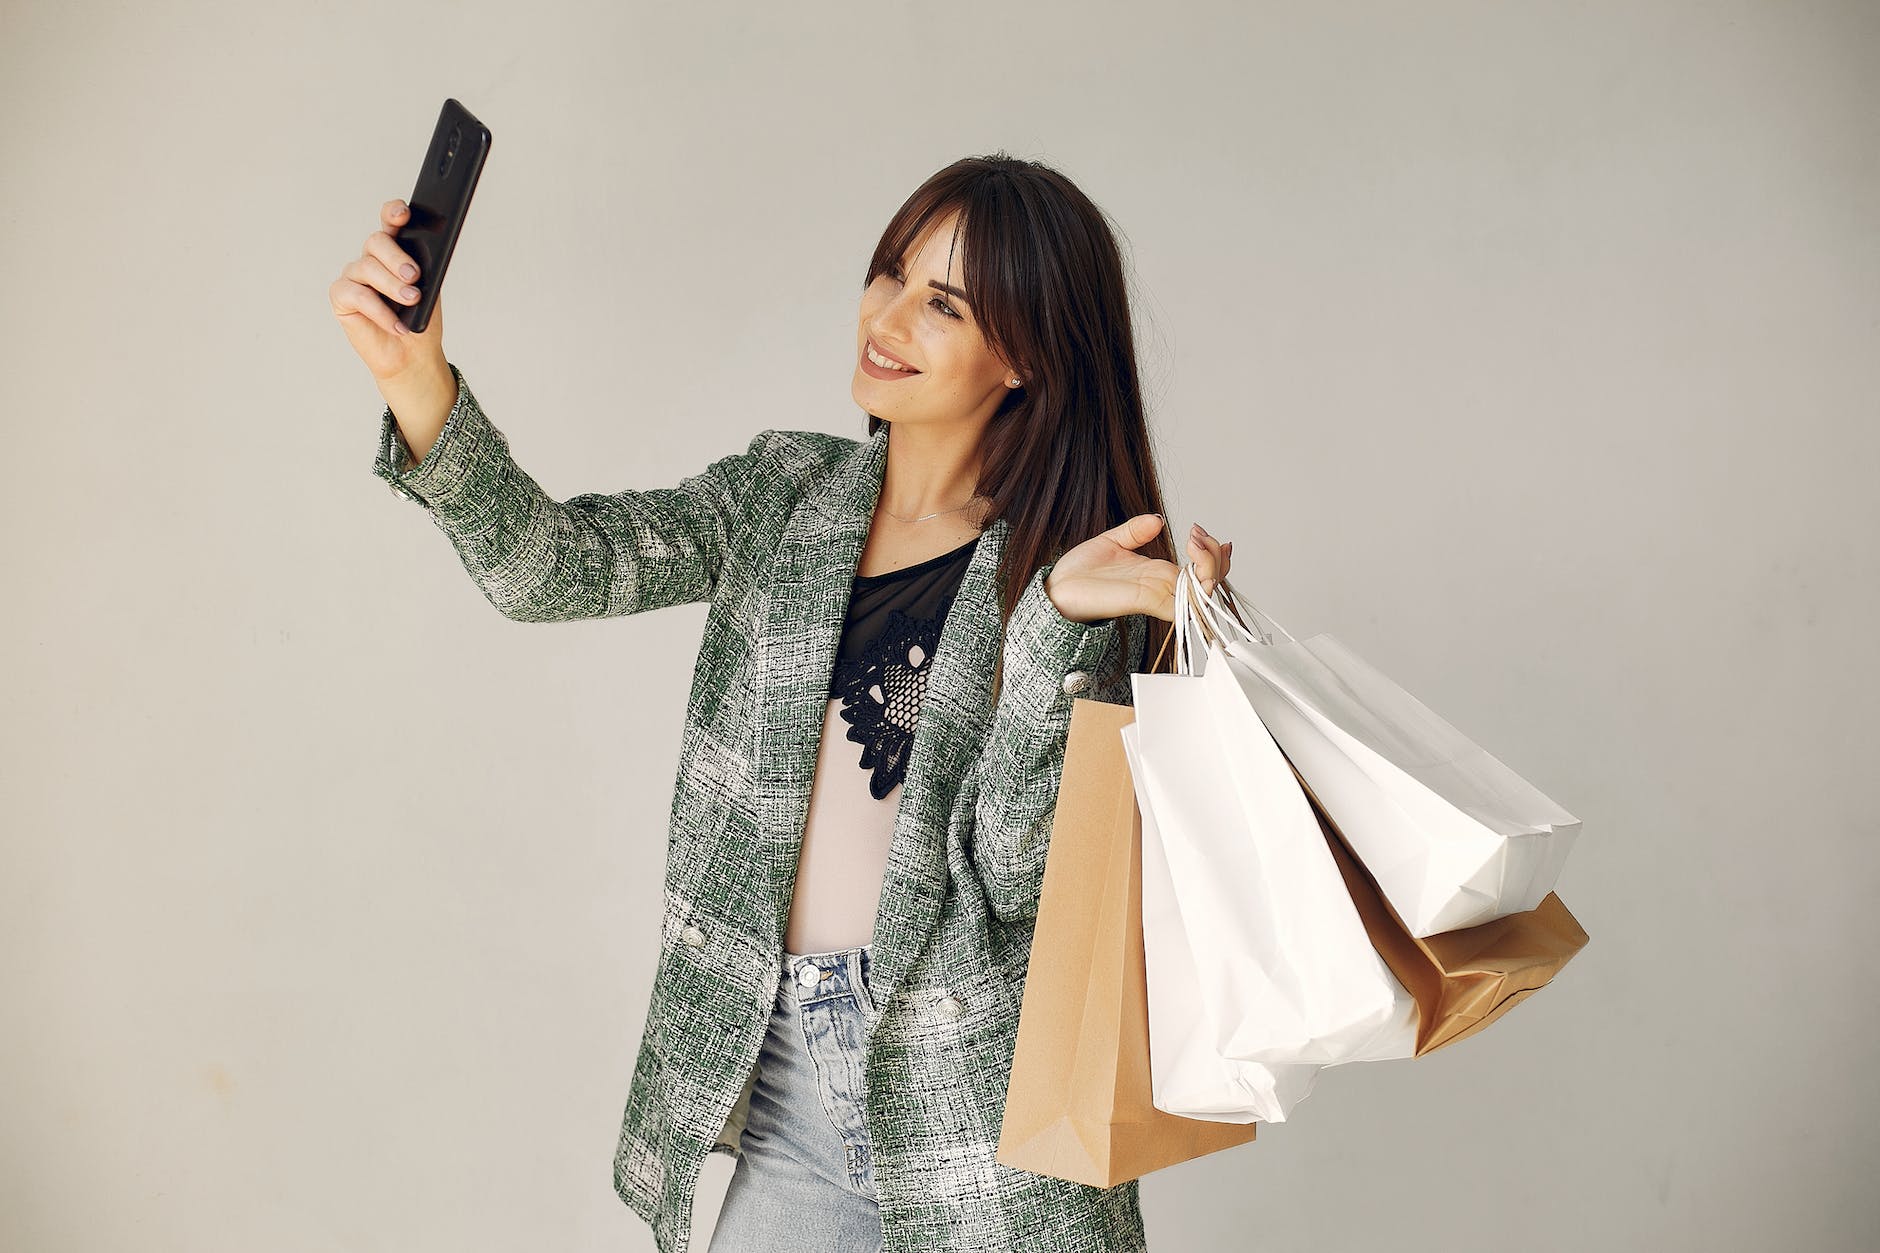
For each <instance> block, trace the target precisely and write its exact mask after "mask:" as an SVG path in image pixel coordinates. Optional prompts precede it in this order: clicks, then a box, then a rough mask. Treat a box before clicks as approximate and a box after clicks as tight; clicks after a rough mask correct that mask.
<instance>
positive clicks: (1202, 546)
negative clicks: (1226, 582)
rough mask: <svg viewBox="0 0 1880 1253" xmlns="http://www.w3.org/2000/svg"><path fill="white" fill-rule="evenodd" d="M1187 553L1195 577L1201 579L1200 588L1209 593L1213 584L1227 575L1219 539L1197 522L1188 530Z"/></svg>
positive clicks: (1212, 589) (1223, 553)
mask: <svg viewBox="0 0 1880 1253" xmlns="http://www.w3.org/2000/svg"><path fill="white" fill-rule="evenodd" d="M1188 554H1189V557H1190V558H1191V559H1192V560H1193V562H1194V567H1195V577H1196V578H1197V579H1200V580H1201V590H1202V591H1204V592H1208V593H1210V594H1211V593H1212V592H1213V591H1214V588H1215V585H1216V584H1217V583H1218V582H1219V581H1220V580H1221V579H1223V578H1225V577H1226V576H1227V556H1226V551H1225V549H1224V548H1223V547H1222V544H1221V541H1219V540H1217V539H1215V538H1214V537H1213V536H1212V535H1209V534H1208V533H1207V531H1205V530H1203V529H1202V526H1201V524H1200V523H1199V522H1197V523H1195V524H1194V526H1192V527H1190V528H1189V531H1188Z"/></svg>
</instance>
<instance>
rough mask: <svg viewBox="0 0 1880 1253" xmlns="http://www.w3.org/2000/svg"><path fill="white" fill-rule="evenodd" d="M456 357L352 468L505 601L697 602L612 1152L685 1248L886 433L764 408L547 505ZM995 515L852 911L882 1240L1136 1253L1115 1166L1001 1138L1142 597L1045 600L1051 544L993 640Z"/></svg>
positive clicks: (766, 937)
mask: <svg viewBox="0 0 1880 1253" xmlns="http://www.w3.org/2000/svg"><path fill="white" fill-rule="evenodd" d="M450 369H451V373H452V374H453V375H454V376H455V378H456V381H457V389H458V390H457V398H456V403H455V404H454V405H453V406H452V408H451V411H450V416H449V418H448V420H447V421H446V422H445V424H444V430H443V433H442V435H441V436H440V437H439V438H438V441H437V443H436V445H435V446H434V447H433V448H431V449H430V450H429V452H428V453H427V454H426V456H425V458H424V460H423V461H422V462H420V463H418V464H416V465H413V464H412V458H411V452H410V449H409V448H408V447H406V445H405V443H404V441H403V439H402V438H401V437H400V435H399V433H398V429H397V425H396V423H395V422H394V420H393V418H392V413H391V410H390V409H389V408H387V409H386V410H385V412H384V414H383V416H382V429H381V431H380V436H379V446H378V452H377V456H376V459H375V461H374V465H373V472H374V473H375V474H377V475H378V476H379V477H381V478H383V479H385V480H386V481H387V482H388V483H389V484H390V485H391V488H392V490H393V491H394V492H396V493H397V494H398V495H399V496H400V497H401V498H403V499H406V500H412V501H416V502H418V503H419V504H420V505H421V506H423V508H424V509H425V510H426V511H427V512H428V514H429V515H430V518H431V520H432V521H433V522H434V523H436V525H437V526H438V528H439V529H440V530H442V531H443V532H444V534H445V535H446V536H447V537H448V538H449V540H450V542H451V544H452V545H453V546H454V547H455V548H456V550H457V555H458V557H459V558H460V559H461V561H462V563H463V567H464V569H465V570H466V571H468V572H469V574H470V577H471V579H472V580H473V581H474V582H475V584H476V586H477V588H478V589H479V590H481V591H482V593H483V595H484V597H485V598H486V599H488V600H489V602H490V603H491V604H492V605H494V606H495V607H496V609H497V610H498V612H500V613H502V614H503V616H505V617H507V618H511V619H514V620H515V621H517V622H566V621H570V620H574V619H581V618H602V617H611V616H615V615H619V614H630V613H639V612H641V611H644V610H649V609H658V608H661V607H663V606H666V605H676V604H686V603H692V602H698V601H704V602H708V603H709V605H710V610H709V612H708V614H707V616H706V620H705V628H704V636H703V639H702V641H701V643H700V645H699V653H698V660H697V663H696V665H695V667H694V671H693V679H692V685H691V692H690V695H689V697H688V699H687V704H686V713H685V724H684V732H683V742H682V745H681V752H680V758H679V769H678V777H677V780H676V781H675V783H674V787H673V794H672V810H671V821H670V829H669V834H668V839H667V843H666V873H665V897H664V911H663V916H662V917H661V918H660V919H659V961H658V965H657V969H656V977H655V981H654V985H653V991H652V997H651V1003H650V1004H649V1005H648V1007H647V1012H646V1023H645V1029H644V1034H643V1038H642V1041H641V1044H640V1050H639V1055H638V1059H637V1061H636V1063H635V1066H634V1071H633V1078H632V1083H631V1088H630V1091H629V1093H628V1099H627V1105H626V1113H625V1116H624V1118H623V1121H622V1125H621V1129H620V1140H619V1147H618V1149H617V1151H616V1153H615V1155H614V1163H613V1182H614V1189H615V1191H616V1192H617V1193H618V1194H619V1196H620V1197H621V1199H622V1200H623V1201H625V1202H626V1204H628V1205H629V1206H631V1207H632V1208H633V1210H634V1211H635V1212H636V1213H638V1214H639V1215H640V1216H641V1217H642V1218H644V1219H645V1220H646V1221H647V1223H649V1224H650V1225H651V1227H652V1230H653V1235H654V1240H655V1243H656V1244H657V1245H658V1247H659V1249H660V1250H661V1251H662V1253H683V1251H684V1250H686V1249H687V1247H688V1245H689V1244H690V1241H691V1230H690V1228H691V1215H692V1203H693V1197H694V1193H695V1191H696V1188H697V1184H698V1179H699V1173H700V1169H701V1166H702V1164H703V1162H704V1160H705V1157H706V1155H707V1154H708V1153H711V1152H714V1151H718V1152H726V1153H731V1154H734V1155H735V1154H737V1153H738V1152H739V1151H740V1148H739V1137H740V1135H741V1132H742V1129H743V1126H744V1116H745V1113H746V1111H747V1110H748V1108H749V1101H750V1093H751V1087H752V1084H753V1083H754V1082H755V1079H756V1067H757V1058H758V1049H759V1046H760V1045H761V1044H762V1042H763V1039H764V1035H765V1032H766V1030H767V1028H768V1026H769V1022H770V1014H771V1007H772V1005H773V1003H774V1001H775V998H776V994H777V990H778V989H777V984H778V980H779V979H780V978H781V976H782V970H781V960H782V952H783V946H782V938H783V934H784V924H785V922H786V921H787V919H788V917H789V909H790V901H791V895H792V892H793V891H794V889H795V885H796V865H797V854H798V852H799V850H800V849H801V847H802V840H803V827H804V819H805V816H806V813H807V807H808V802H809V792H810V784H811V781H812V778H813V775H814V771H815V764H816V757H817V747H818V740H819V738H820V736H821V733H822V724H823V716H824V713H825V712H826V709H827V704H826V702H827V700H828V696H829V680H830V675H831V670H832V667H833V665H834V660H835V654H836V646H837V642H838V640H839V637H840V634H841V629H842V624H843V620H844V617H845V616H846V613H847V609H848V599H849V590H850V587H851V580H852V578H853V576H854V573H855V571H856V569H857V566H858V563H859V561H860V559H861V553H862V548H863V545H864V543H865V542H866V540H867V537H868V529H869V524H870V521H871V520H872V518H873V516H874V510H875V504H876V500H877V497H878V496H879V494H880V491H881V481H882V474H883V469H884V466H885V464H886V456H887V446H888V438H889V433H890V431H891V429H892V428H891V426H890V425H889V424H885V423H884V424H883V425H882V427H881V429H880V430H879V431H877V432H876V434H875V435H874V436H873V437H871V438H868V439H865V440H856V439H848V438H844V437H841V436H837V435H830V434H826V433H823V432H816V431H786V430H764V431H760V432H758V434H757V435H756V437H755V438H754V439H752V440H751V441H750V445H749V447H747V448H746V449H745V451H743V452H741V453H737V454H735V455H731V456H726V457H724V458H722V459H721V460H718V461H715V462H713V463H712V464H711V465H710V466H708V467H706V469H705V470H704V471H702V472H701V473H699V474H697V475H695V476H693V477H690V478H687V479H685V480H683V481H682V482H681V483H680V484H679V485H678V486H677V487H666V488H654V489H650V490H644V491H620V492H615V493H612V494H610V495H600V494H585V495H579V496H574V497H571V498H569V499H568V500H565V501H556V500H554V499H552V498H551V497H549V496H548V495H547V494H545V493H544V492H543V491H542V489H541V488H540V487H539V486H537V485H536V483H535V481H534V480H533V479H531V478H530V477H529V475H527V474H526V473H524V472H523V470H522V469H521V468H520V467H519V466H518V465H517V464H516V462H515V461H514V460H513V459H512V458H511V456H510V453H509V446H508V441H507V439H505V437H504V436H503V435H502V433H501V432H499V431H498V430H497V428H496V427H495V426H494V425H493V424H492V423H491V421H490V419H489V418H488V417H487V416H486V415H485V414H484V412H483V410H482V409H481V408H480V407H479V406H478V404H477V401H476V398H475V396H473V395H472V394H471V391H470V388H469V386H468V385H467V384H466V383H465V382H464V377H463V374H462V372H461V371H459V370H458V369H457V367H456V365H455V364H452V365H451V367H450ZM1007 530H1008V526H1007V523H1006V522H1005V521H1004V520H1003V519H1000V520H997V521H995V522H993V523H992V524H991V525H989V526H988V527H987V528H986V529H985V530H984V532H983V533H982V535H981V538H980V541H979V544H978V546H977V548H976V549H975V552H974V555H973V557H972V560H971V563H970V564H969V565H968V566H967V568H966V572H965V574H964V576H963V577H962V579H961V582H960V585H959V590H958V592H957V593H956V595H955V599H954V602H953V607H952V609H951V611H950V612H949V613H948V615H947V619H946V622H945V625H944V627H943V629H942V633H941V636H940V642H939V645H938V647H937V648H936V649H935V652H934V659H933V662H932V669H931V670H930V672H929V675H928V686H927V689H926V695H925V698H924V703H923V705H922V710H921V716H920V720H919V724H918V729H917V732H916V735H915V738H914V746H913V750H912V756H911V758H910V759H909V762H908V766H907V772H906V775H905V778H904V781H903V787H902V796H901V801H900V805H899V809H898V812H897V816H896V820H895V825H894V834H893V839H892V843H891V847H890V851H889V855H888V864H887V870H886V873H885V875H884V879H883V883H882V888H881V899H880V902H879V906H878V912H877V919H876V923H875V931H874V938H873V958H874V961H873V966H872V973H871V980H870V982H871V988H872V990H873V992H874V1001H875V1004H876V1006H878V1007H879V1008H877V1009H874V1010H871V1011H870V1012H869V1013H868V1015H867V1017H868V1024H867V1045H866V1061H865V1064H864V1070H865V1077H866V1091H867V1106H866V1108H867V1120H868V1130H869V1135H870V1139H871V1148H872V1157H873V1161H874V1171H875V1187H876V1194H877V1197H878V1198H879V1201H880V1205H881V1218H882V1232H883V1238H884V1245H883V1247H884V1253H943V1251H956V1253H1003V1251H1006V1250H1040V1251H1044V1250H1051V1251H1060V1250H1061V1251H1063V1253H1098V1251H1099V1250H1104V1251H1107V1253H1125V1251H1129V1250H1141V1249H1143V1248H1144V1247H1145V1244H1144V1239H1145V1238H1144V1233H1143V1223H1142V1212H1141V1209H1140V1207H1139V1205H1138V1195H1137V1181H1135V1180H1131V1181H1129V1182H1127V1183H1123V1184H1119V1185H1117V1186H1116V1187H1112V1188H1093V1187H1090V1186H1088V1185H1085V1184H1080V1183H1075V1182H1070V1181H1067V1180H1062V1179H1054V1178H1050V1177H1048V1176H1044V1175H1038V1174H1033V1173H1031V1172H1029V1171H1023V1170H1015V1169H1012V1168H1011V1167H1008V1166H1005V1165H1003V1164H1001V1163H999V1162H997V1161H995V1160H994V1154H995V1152H996V1150H997V1146H998V1140H999V1124H1000V1120H1001V1118H1002V1116H1003V1114H1004V1110H1005V1093H1006V1084H1007V1082H1008V1080H1009V1078H1010V1075H1011V1064H1012V1049H1013V1044H1014V1042H1015V1041H1016V1038H1017V1033H1018V1017H1019V1007H1020V1004H1021V1001H1022V997H1023V995H1024V987H1025V980H1026V975H1027V972H1028V969H1029V957H1030V950H1031V938H1032V928H1033V924H1034V922H1035V920H1036V917H1037V908H1038V896H1039V891H1040V887H1041V885H1042V883H1043V879H1044V865H1045V851H1046V848H1047V846H1048V844H1049V835H1050V827H1051V814H1052V810H1053V807H1054V805H1055V803H1056V798H1057V788H1058V778H1059V772H1060V770H1061V768H1062V765H1063V760H1064V742H1065V736H1066V734H1067V731H1068V728H1069V724H1070V714H1071V701H1072V697H1073V696H1083V697H1086V698H1092V699H1097V700H1104V701H1109V702H1111V703H1115V704H1128V703H1130V700H1131V691H1130V688H1129V680H1128V672H1129V671H1130V670H1132V669H1135V668H1136V667H1137V666H1139V665H1140V661H1141V657H1142V652H1143V645H1144V642H1145V640H1146V637H1147V631H1148V623H1147V619H1146V618H1144V617H1142V616H1140V615H1137V616H1130V617H1123V618H1112V619H1106V620H1105V621H1103V622H1099V623H1080V622H1073V621H1071V620H1069V619H1066V618H1065V617H1063V616H1062V615H1061V614H1059V613H1058V612H1057V610H1056V608H1055V607H1054V606H1053V605H1052V604H1051V601H1050V600H1049V598H1048V597H1047V596H1046V595H1045V592H1044V578H1045V575H1046V574H1047V573H1048V572H1049V570H1050V566H1049V565H1047V566H1045V567H1043V568H1042V569H1040V570H1038V571H1037V572H1036V573H1035V574H1034V575H1033V576H1032V578H1031V580H1030V582H1029V583H1028V584H1027V586H1026V589H1025V592H1024V595H1023V597H1022V598H1021V599H1020V600H1019V602H1018V605H1017V609H1016V611H1015V613H1014V614H1013V616H1012V619H1011V621H1010V624H1009V627H1008V628H1007V629H1006V631H1005V632H1004V635H1003V638H1002V637H1001V632H1000V623H999V605H998V589H997V587H996V586H995V582H994V571H995V568H996V566H997V564H998V561H999V557H1000V554H1001V552H1002V550H1003V546H1004V542H1005V538H1006V534H1007ZM1001 647H1002V648H1003V650H1004V657H1003V663H1004V677H1003V680H1002V690H1001V692H1000V694H999V696H998V700H997V703H996V707H995V705H994V703H993V700H992V692H991V687H992V671H993V664H994V662H995V661H996V660H998V659H999V653H998V651H997V650H999V649H1000V648H1001ZM1118 650H1122V651H1121V655H1120V657H1119V655H1118ZM1118 662H1122V663H1123V664H1120V665H1118V664H1116V663H1118ZM1112 671H1115V672H1116V673H1117V674H1118V675H1119V678H1117V679H1116V680H1115V681H1112V682H1110V683H1109V684H1108V685H1107V686H1105V685H1103V684H1101V683H1100V682H1099V678H1100V676H1104V675H1107V674H1109V673H1111V672H1112Z"/></svg>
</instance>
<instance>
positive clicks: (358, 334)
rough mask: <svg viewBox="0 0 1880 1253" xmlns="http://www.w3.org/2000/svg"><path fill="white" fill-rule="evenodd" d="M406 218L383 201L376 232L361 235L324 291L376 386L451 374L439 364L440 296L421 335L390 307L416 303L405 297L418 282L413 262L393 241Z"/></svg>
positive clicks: (399, 205)
mask: <svg viewBox="0 0 1880 1253" xmlns="http://www.w3.org/2000/svg"><path fill="white" fill-rule="evenodd" d="M410 214H411V211H410V210H409V209H408V208H407V207H406V205H405V202H404V201H402V200H388V201H386V202H385V203H384V205H382V206H380V208H379V229H378V230H376V231H373V232H372V233H371V234H370V235H368V236H366V243H365V249H364V251H362V252H361V253H360V254H359V256H358V259H356V260H353V261H348V262H347V263H346V267H345V268H344V269H342V270H341V271H340V272H339V277H338V278H336V279H334V280H333V285H332V286H331V287H330V288H328V289H327V297H328V299H329V300H330V301H331V302H332V305H333V316H334V317H336V318H338V319H339V324H340V328H341V329H342V330H344V331H345V332H346V338H347V339H348V340H349V341H351V343H352V346H353V351H354V352H356V353H358V354H359V359H360V360H362V361H364V362H365V363H366V369H368V370H370V371H372V377H373V378H374V379H377V380H378V381H379V382H381V383H383V382H388V381H392V380H396V379H399V378H405V377H410V376H411V374H412V372H413V371H414V370H423V371H429V372H431V373H434V374H438V375H443V374H448V373H449V371H450V367H449V365H447V364H446V363H445V360H444V302H443V299H442V297H441V296H440V297H439V299H438V301H437V302H436V303H435V304H433V305H432V306H431V322H430V325H428V326H427V327H425V329H424V333H423V334H415V333H413V332H411V331H409V330H407V329H406V328H405V325H404V323H402V322H400V321H399V320H398V313H397V312H396V310H394V309H393V308H392V305H397V306H399V307H400V308H404V307H407V306H410V305H414V304H416V303H417V298H416V296H415V295H414V296H412V297H410V298H407V297H406V295H405V292H406V291H407V290H410V289H412V288H411V285H412V282H413V281H418V282H422V281H423V277H422V276H421V275H419V274H418V272H417V271H418V265H417V262H416V261H415V260H413V259H412V257H411V256H410V254H408V253H406V252H405V250H404V249H403V248H400V247H399V246H398V240H397V238H396V237H395V232H396V231H397V230H398V229H399V228H400V227H402V226H403V225H404V224H405V223H406V222H407V221H408V220H409V219H410ZM406 267H409V269H407V268H406ZM387 301H390V302H391V304H387V303H386V302H387Z"/></svg>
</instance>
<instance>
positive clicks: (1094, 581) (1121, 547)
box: [1044, 513, 1234, 622]
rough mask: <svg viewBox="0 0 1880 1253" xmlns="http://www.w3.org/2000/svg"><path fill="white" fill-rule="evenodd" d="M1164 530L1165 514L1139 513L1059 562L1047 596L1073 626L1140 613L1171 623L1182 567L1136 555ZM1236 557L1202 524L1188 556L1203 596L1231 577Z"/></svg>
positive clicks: (1047, 580)
mask: <svg viewBox="0 0 1880 1253" xmlns="http://www.w3.org/2000/svg"><path fill="white" fill-rule="evenodd" d="M1161 529H1162V515H1161V514H1158V513H1140V514H1137V515H1136V516H1135V517H1133V518H1131V519H1129V520H1128V521H1127V522H1124V523H1121V524H1120V525H1118V526H1113V527H1111V528H1110V529H1109V530H1107V531H1104V532H1103V533H1102V534H1100V535H1094V536H1092V537H1091V538H1089V539H1087V540H1085V541H1084V542H1083V543H1081V544H1079V545H1077V547H1075V548H1073V549H1071V550H1070V551H1068V552H1066V553H1065V554H1064V555H1063V556H1062V557H1059V558H1058V560H1057V564H1056V565H1054V566H1052V567H1051V573H1050V574H1048V575H1046V576H1045V581H1044V590H1045V594H1046V595H1048V596H1049V597H1050V598H1051V603H1052V604H1053V605H1055V606H1057V611H1058V613H1060V614H1062V615H1063V616H1064V617H1066V618H1068V619H1070V620H1071V621H1072V622H1101V621H1102V620H1103V619H1105V618H1119V617H1125V616H1127V615H1130V614H1138V613H1140V614H1150V615H1153V616H1154V617H1157V618H1160V619H1162V620H1163V621H1164V622H1173V621H1174V620H1175V580H1176V577H1177V575H1178V574H1179V569H1178V567H1177V566H1176V565H1175V563H1174V562H1172V561H1163V560H1162V559H1161V558H1159V557H1144V556H1142V555H1141V554H1140V553H1138V552H1136V551H1135V550H1136V549H1138V548H1141V547H1142V546H1143V545H1144V544H1146V543H1148V542H1149V541H1150V540H1152V539H1154V538H1155V537H1156V534H1157V533H1158V532H1159V531H1161ZM1233 554H1234V545H1233V541H1231V540H1230V541H1228V542H1227V543H1225V544H1223V543H1221V542H1220V541H1219V540H1217V539H1215V538H1214V537H1213V536H1212V535H1209V534H1208V533H1207V532H1206V531H1204V530H1202V529H1201V526H1200V524H1199V523H1197V524H1196V525H1195V527H1194V529H1193V530H1191V531H1190V532H1189V533H1188V556H1189V559H1190V561H1191V562H1192V563H1193V564H1194V568H1195V575H1196V577H1198V578H1199V579H1200V580H1201V586H1202V589H1203V590H1204V591H1207V592H1212V591H1213V590H1214V587H1215V584H1216V582H1217V581H1218V580H1220V579H1223V578H1226V577H1227V570H1228V566H1229V565H1230V564H1231V563H1232V560H1233Z"/></svg>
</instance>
